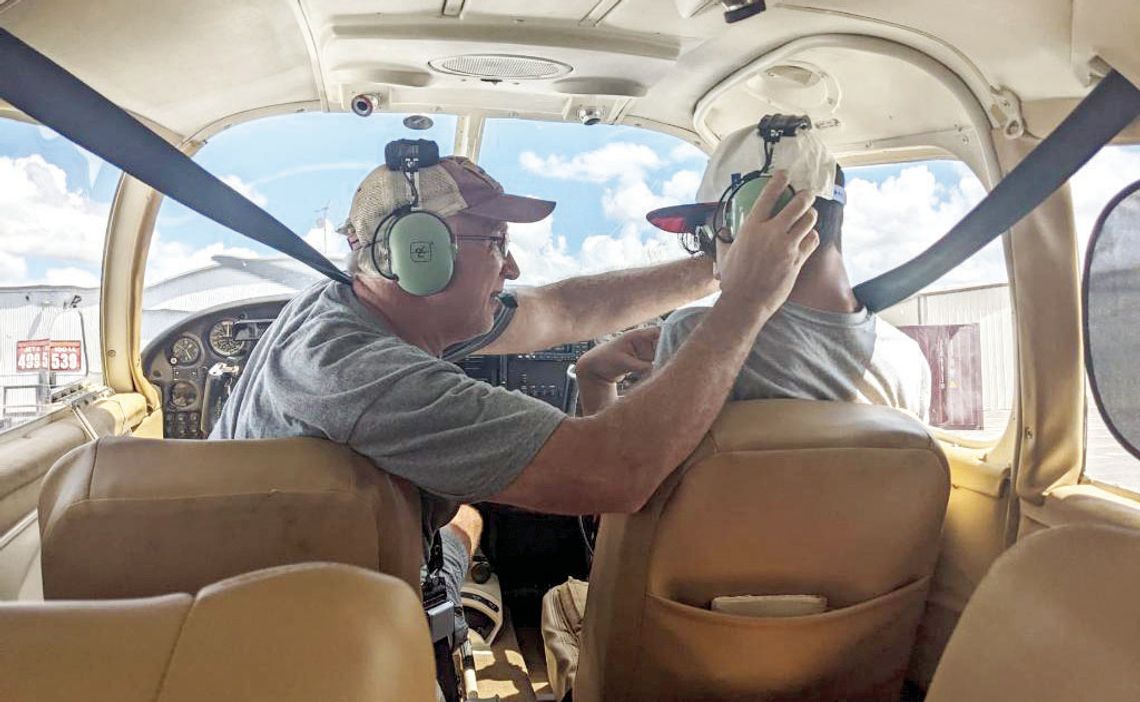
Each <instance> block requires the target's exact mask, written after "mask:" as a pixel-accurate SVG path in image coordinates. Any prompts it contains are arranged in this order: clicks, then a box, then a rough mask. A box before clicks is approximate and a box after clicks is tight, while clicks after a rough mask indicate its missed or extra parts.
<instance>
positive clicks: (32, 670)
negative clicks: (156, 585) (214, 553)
mask: <svg viewBox="0 0 1140 702" xmlns="http://www.w3.org/2000/svg"><path fill="white" fill-rule="evenodd" d="M0 631H2V632H3V639H4V645H2V646H0V698H2V699H3V700H5V702H65V701H66V702H71V701H73V700H87V701H88V702H104V701H105V702H111V701H114V702H152V701H159V702H184V701H185V702H190V701H200V700H210V701H211V702H230V701H231V700H232V701H233V702H238V701H241V702H248V701H249V700H274V702H301V701H305V702H308V701H310V700H332V699H335V700H345V701H346V702H357V701H358V702H373V701H374V700H416V701H419V702H434V700H435V667H434V662H433V659H432V652H431V643H430V642H429V641H428V632H427V624H426V622H425V621H424V616H423V609H422V608H421V606H420V603H419V599H418V598H417V596H416V594H415V592H413V591H412V589H411V588H409V587H408V586H407V585H406V584H405V583H403V582H401V581H400V580H397V579H396V578H393V577H390V576H385V575H380V574H378V573H373V572H368V571H365V570H362V569H359V568H353V567H349V566H343V565H335V564H321V563H309V564H304V565H298V566H284V567H280V568H275V569H271V570H267V571H259V572H256V573H250V574H246V575H243V576H240V577H237V578H232V579H230V580H226V581H224V582H220V583H217V584H215V585H211V586H209V587H206V588H205V589H203V590H202V591H201V592H199V593H198V595H197V596H196V597H195V596H192V595H187V594H173V595H164V596H160V597H154V598H149V599H136V600H104V601H97V602H92V601H86V602H84V601H53V602H35V603H32V602H12V603H0Z"/></svg>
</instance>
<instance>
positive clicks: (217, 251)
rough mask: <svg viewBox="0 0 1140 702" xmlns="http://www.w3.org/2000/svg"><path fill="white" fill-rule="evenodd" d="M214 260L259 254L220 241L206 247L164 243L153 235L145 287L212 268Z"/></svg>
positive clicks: (252, 256) (147, 262)
mask: <svg viewBox="0 0 1140 702" xmlns="http://www.w3.org/2000/svg"><path fill="white" fill-rule="evenodd" d="M214 256H234V257H237V258H258V256H259V254H258V253H257V252H256V251H254V250H252V249H247V248H244V247H240V246H226V245H225V244H223V243H222V242H220V241H215V242H214V243H212V244H207V245H205V246H198V247H195V246H191V245H189V244H186V243H183V242H181V241H164V240H163V238H162V236H161V234H159V233H158V232H156V233H155V235H154V238H153V239H152V240H151V245H150V253H149V254H148V255H147V259H146V284H147V285H152V284H154V283H157V282H159V281H162V280H166V279H168V278H173V277H174V276H176V275H181V274H183V273H188V272H190V271H193V270H197V269H199V268H206V267H207V266H213V265H214Z"/></svg>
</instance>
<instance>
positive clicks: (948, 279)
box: [843, 160, 1017, 442]
mask: <svg viewBox="0 0 1140 702" xmlns="http://www.w3.org/2000/svg"><path fill="white" fill-rule="evenodd" d="M846 175H847V207H846V210H845V213H844V226H843V253H844V258H845V260H846V262H847V268H848V273H849V274H850V276H851V281H852V283H853V284H857V283H859V282H862V281H864V280H867V279H869V278H872V277H874V276H876V275H878V274H880V273H883V272H885V271H887V270H889V269H891V268H893V267H894V266H896V265H898V264H901V263H903V262H905V261H907V260H908V259H910V258H913V257H914V256H915V255H917V254H918V253H920V252H921V251H923V250H924V249H926V248H927V247H928V246H930V244H932V243H933V242H934V241H935V240H936V239H938V238H939V237H941V236H942V235H943V234H945V233H946V232H947V231H949V229H950V227H952V226H953V225H954V224H955V223H957V221H958V220H959V219H961V218H962V217H963V216H964V215H965V214H966V213H967V212H969V210H970V209H971V208H972V207H973V206H974V205H976V204H977V203H978V202H979V201H980V200H981V199H982V197H984V196H985V188H984V187H983V186H982V184H981V181H979V180H978V178H977V177H976V176H974V174H973V173H972V172H971V171H970V170H969V168H967V167H966V166H965V165H964V164H962V163H960V162H957V161H949V160H947V161H925V162H917V163H906V164H897V165H890V166H873V167H859V168H850V169H847V170H846ZM881 317H882V318H883V319H885V320H887V321H888V322H890V323H892V324H894V325H895V326H897V327H899V328H900V329H902V330H903V331H904V332H905V333H907V334H908V335H910V336H911V337H912V338H914V339H915V340H916V341H917V342H918V343H919V346H920V347H921V348H922V351H923V354H924V355H925V356H926V360H927V362H928V363H929V364H930V368H931V381H932V382H931V408H930V424H931V425H932V426H934V427H938V428H941V429H943V430H946V431H948V432H952V433H953V434H954V435H956V436H959V437H962V438H965V439H970V440H976V441H983V442H992V441H996V440H997V439H998V437H1000V436H1001V433H1002V432H1003V431H1004V429H1005V427H1006V425H1007V424H1008V423H1009V417H1010V414H1011V412H1012V407H1013V403H1014V387H1015V382H1014V381H1015V379H1016V377H1017V366H1016V358H1015V356H1014V329H1013V314H1012V307H1011V303H1010V293H1009V276H1008V273H1007V271H1006V265H1005V256H1004V252H1003V250H1002V243H1001V240H1000V239H999V240H996V241H994V242H992V243H991V244H989V245H988V246H987V247H986V248H985V249H983V250H982V251H980V252H978V253H977V254H975V255H974V256H973V257H972V258H970V259H969V260H968V261H966V262H965V263H964V264H962V265H961V266H959V267H957V268H956V269H954V270H953V271H951V272H950V273H948V274H947V275H946V276H945V277H944V278H942V279H940V280H938V281H935V282H934V283H933V284H931V285H930V286H929V287H927V288H926V289H924V290H922V291H920V292H919V293H918V294H917V295H914V296H913V297H911V298H909V299H907V300H904V301H902V302H900V303H898V304H897V305H895V306H894V307H892V308H890V309H888V310H885V311H884V312H883V313H882V314H881Z"/></svg>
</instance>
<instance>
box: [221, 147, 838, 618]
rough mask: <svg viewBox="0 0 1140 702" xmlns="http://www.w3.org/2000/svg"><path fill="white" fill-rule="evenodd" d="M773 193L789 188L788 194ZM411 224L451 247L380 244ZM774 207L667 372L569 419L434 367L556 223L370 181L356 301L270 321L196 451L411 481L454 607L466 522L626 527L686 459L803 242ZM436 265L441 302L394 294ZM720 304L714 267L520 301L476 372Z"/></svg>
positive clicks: (798, 207)
mask: <svg viewBox="0 0 1140 702" xmlns="http://www.w3.org/2000/svg"><path fill="white" fill-rule="evenodd" d="M777 180H778V181H779V182H780V183H781V184H786V177H785V175H784V174H778V176H777ZM413 204H414V205H416V207H415V209H422V210H425V211H427V212H430V213H432V214H434V215H435V217H436V218H438V219H439V220H440V221H441V222H445V223H446V224H447V230H448V231H447V236H448V239H447V240H444V241H435V242H427V243H425V240H424V239H421V238H417V237H411V238H409V239H399V238H397V237H396V235H395V234H394V233H393V231H394V230H393V229H390V228H385V223H387V222H390V216H391V215H393V214H394V213H398V212H407V211H409V209H411V208H412V205H413ZM775 204H776V200H775V197H774V196H764V197H761V198H760V200H758V201H757V204H756V207H755V208H753V210H751V212H750V214H749V216H748V217H747V219H746V220H745V221H744V223H743V226H742V228H741V231H740V235H739V237H738V239H737V243H736V245H735V246H733V250H732V252H730V253H729V254H728V255H726V256H725V257H723V259H722V260H721V261H720V264H721V265H720V274H719V284H720V289H721V291H722V296H721V300H720V301H719V302H718V303H717V304H716V305H714V307H713V308H712V309H711V310H710V311H709V313H708V314H707V315H705V318H704V319H703V320H702V321H701V323H700V324H699V325H698V327H697V328H696V329H695V330H694V331H693V333H692V334H691V338H690V341H689V342H687V343H685V344H684V345H682V347H681V348H680V349H679V350H678V352H677V354H676V356H675V357H674V359H673V361H672V363H670V370H668V371H665V372H662V373H660V374H658V375H657V377H656V378H654V379H653V380H652V381H649V382H647V383H645V384H643V386H642V387H641V388H640V389H639V391H638V392H637V393H634V394H633V395H631V396H630V397H628V398H626V399H624V400H623V401H622V402H618V403H615V404H614V405H612V406H611V407H610V408H608V409H607V410H605V411H602V412H598V413H597V414H595V415H594V416H591V417H567V416H565V415H564V414H562V413H561V412H559V411H558V410H556V409H555V408H553V407H551V406H550V405H548V404H546V403H545V402H542V401H540V400H537V399H535V398H531V397H528V396H526V395H523V394H521V393H518V392H510V391H507V390H506V389H504V388H501V387H492V386H490V385H488V384H486V383H483V382H480V381H477V380H473V379H471V378H469V377H467V376H466V375H464V374H463V372H462V370H461V369H460V368H459V367H457V366H455V365H454V364H452V363H448V362H446V361H443V360H441V356H442V355H443V353H444V350H445V349H447V348H448V347H450V346H452V345H454V344H458V343H461V342H464V341H465V340H469V339H472V338H474V337H479V336H481V335H485V334H487V333H488V332H489V331H490V330H491V329H492V328H493V325H494V324H495V319H496V314H497V311H498V310H500V305H501V302H500V300H501V298H502V293H503V285H504V283H505V282H506V281H508V280H514V279H516V278H518V275H519V269H518V266H517V265H516V263H515V260H514V258H513V257H512V256H511V254H510V251H509V248H508V231H507V223H509V222H535V221H538V220H541V219H543V218H544V217H546V216H547V215H549V214H550V212H551V210H552V209H553V207H554V203H552V202H546V201H542V200H536V199H533V198H526V197H519V196H516V195H508V194H506V193H504V192H503V188H502V186H501V185H499V183H497V182H496V181H495V180H494V179H492V178H491V177H490V176H489V175H488V174H487V173H486V172H484V171H483V170H482V169H481V168H479V167H478V166H476V165H475V164H474V163H472V162H471V161H469V160H467V159H464V158H461V157H454V156H451V157H447V158H444V159H440V160H439V162H438V163H436V164H434V165H428V166H426V167H424V168H421V169H420V170H419V171H418V172H417V173H416V174H415V176H409V175H406V174H405V173H403V172H401V171H400V170H390V169H389V168H387V167H384V166H382V167H380V168H377V169H375V170H374V171H373V172H372V173H370V174H369V175H368V176H367V177H366V178H365V179H364V181H363V182H362V183H361V184H360V187H359V188H358V189H357V191H356V194H355V195H354V197H353V200H352V206H351V209H350V212H349V218H348V222H347V223H346V225H345V227H344V228H343V233H344V234H345V235H346V236H347V237H348V240H349V243H350V245H351V247H352V249H353V254H352V256H353V258H352V265H351V269H352V272H353V281H352V285H351V286H349V285H344V284H340V283H335V282H329V283H323V284H319V285H316V286H313V287H312V288H310V289H308V290H306V291H304V292H303V293H301V294H300V295H298V296H297V297H296V298H294V299H293V300H292V301H291V302H290V303H289V304H288V305H286V306H285V308H284V309H283V310H282V311H281V314H280V315H279V316H278V318H277V320H276V321H275V322H274V323H273V325H272V326H271V327H270V329H269V330H268V331H267V332H266V334H265V336H263V337H262V339H261V340H260V342H259V343H258V345H257V347H256V348H255V349H254V351H253V352H252V354H251V355H250V358H249V360H248V362H247V365H246V369H245V372H244V373H243V374H242V377H241V379H240V380H239V381H238V383H237V385H236V386H235V387H234V390H233V392H232V394H231V396H230V398H229V400H228V401H227V403H226V405H225V408H224V409H223V411H222V414H221V416H220V417H219V419H218V422H217V424H216V425H215V427H214V430H213V432H212V434H211V437H210V438H212V439H247V438H263V437H282V436H314V437H320V438H324V439H329V440H332V441H336V442H338V443H343V444H346V445H348V446H350V447H351V448H353V449H354V450H355V451H357V452H358V453H360V454H362V455H364V456H366V457H368V458H370V459H371V460H372V461H373V462H374V463H375V464H376V465H377V466H378V467H379V468H382V469H383V470H386V471H388V472H390V473H392V474H395V475H398V476H400V477H403V478H405V479H407V480H409V481H410V482H412V483H413V484H414V485H416V486H417V487H418V488H419V489H420V492H421V495H422V504H423V515H424V524H423V526H424V535H425V537H429V536H431V535H432V534H433V533H434V532H436V531H437V530H439V531H440V533H441V535H442V536H443V540H444V542H445V551H446V553H445V554H444V555H445V567H446V571H447V572H446V573H445V574H446V575H447V578H448V582H449V588H450V589H451V591H452V599H453V600H457V597H456V596H455V593H456V591H457V590H458V587H459V585H460V584H461V583H462V579H463V576H464V574H465V571H466V565H467V559H468V558H469V556H470V553H471V550H472V549H473V548H474V547H475V545H477V543H478V530H479V524H478V520H477V515H474V513H473V511H472V510H470V508H467V509H466V510H463V511H460V508H459V506H460V505H461V504H463V503H468V502H475V501H480V500H491V501H495V502H500V503H503V504H508V505H514V506H519V507H524V508H528V509H532V510H537V511H543V512H549V513H557V514H590V513H599V512H633V511H636V510H638V509H640V507H641V506H642V505H643V504H645V502H646V501H647V500H648V499H649V497H650V496H651V495H652V494H653V492H654V490H656V488H657V486H658V485H659V484H660V483H661V481H662V480H664V479H665V477H666V476H667V475H668V474H669V472H670V471H672V470H673V468H675V467H676V466H677V465H678V464H679V463H680V462H681V461H682V460H683V459H684V458H685V456H687V455H688V454H689V453H690V452H691V451H692V450H693V449H694V448H695V447H696V446H697V444H698V443H699V441H700V440H701V437H702V436H703V435H704V433H705V432H706V431H707V430H708V428H709V426H711V424H712V422H713V420H714V419H715V417H716V415H717V413H718V412H719V410H720V407H721V406H722V405H723V404H724V401H725V398H726V397H727V396H728V392H729V389H730V387H731V385H732V383H733V380H734V379H735V377H736V374H737V371H738V370H739V369H740V365H741V363H742V362H743V360H744V357H745V355H746V354H747V352H748V349H749V348H750V347H751V345H752V340H753V339H754V338H755V336H756V333H757V332H758V331H759V329H760V327H761V326H763V324H764V323H765V321H767V319H768V318H769V317H770V316H771V313H772V312H773V311H775V310H776V309H777V308H779V306H780V305H781V304H782V303H783V301H784V299H785V298H786V296H787V294H788V291H789V290H790V289H791V286H792V283H793V281H794V280H795V277H796V274H797V273H798V271H799V267H800V266H801V265H802V263H803V261H804V260H805V259H806V258H807V257H808V256H809V255H810V254H811V252H812V251H813V250H814V248H815V245H816V242H817V239H818V237H817V235H816V233H815V232H814V230H813V229H812V226H813V225H814V222H815V214H814V211H812V210H811V209H810V200H809V198H808V197H806V196H802V197H797V198H795V199H793V200H792V202H791V203H790V204H788V205H787V206H786V207H785V208H784V209H783V210H781V211H780V212H779V213H778V214H775V215H771V214H770V213H771V212H772V211H773V209H774V207H775ZM401 242H402V243H401ZM396 246H402V247H404V248H401V249H396V248H393V247H396ZM436 255H440V256H448V257H450V263H452V264H453V268H452V269H451V270H450V272H449V273H448V279H447V281H446V282H445V283H444V284H443V285H442V286H440V287H435V288H432V289H431V290H427V291H424V290H418V291H414V292H413V291H411V290H409V289H408V288H409V287H410V284H409V280H413V281H414V276H412V275H408V280H404V281H403V284H401V281H399V280H397V278H398V277H399V275H406V274H396V273H398V272H397V270H396V268H394V265H395V261H396V260H397V259H399V260H400V261H402V263H401V265H407V266H411V265H413V264H416V263H417V262H421V261H429V262H430V261H435V259H434V258H433V257H434V256H436ZM400 270H407V269H400ZM420 282H422V281H420ZM715 287H716V283H715V282H714V281H713V277H712V266H711V264H710V262H709V261H708V260H702V259H692V260H686V261H679V262H673V263H669V264H663V265H660V266H655V267H651V268H645V269H640V270H634V271H619V272H615V273H612V274H605V275H599V276H589V277H582V278H575V279H570V280H566V281H562V282H559V283H555V284H553V285H548V286H544V287H540V288H522V289H519V290H517V291H516V292H515V295H514V300H515V308H514V315H513V317H511V318H510V321H509V323H508V324H507V326H506V327H505V329H504V330H503V331H502V333H501V334H499V335H498V336H497V337H496V338H495V339H494V340H492V341H490V342H489V345H486V346H485V347H484V348H483V352H484V353H490V354H504V353H526V352H531V351H537V350H540V349H544V348H548V347H550V346H553V345H555V344H562V343H567V342H571V341H576V340H580V339H589V338H593V337H597V336H599V335H602V334H605V333H609V332H612V331H614V330H616V329H620V328H624V327H627V326H630V325H631V324H635V323H637V322H640V321H643V320H645V319H648V318H650V317H653V316H655V315H658V314H661V313H662V312H664V311H666V310H668V309H672V308H674V307H676V306H678V305H680V304H683V303H685V302H687V301H689V300H692V299H695V298H698V297H700V296H703V295H706V294H708V293H710V292H712V291H713V290H714V289H715ZM682 401H684V402H685V404H686V405H687V406H688V407H689V410H688V411H687V412H685V413H684V414H683V416H680V417H666V416H663V415H662V414H661V413H660V412H657V411H655V408H658V407H669V406H676V405H677V404H679V403H680V402H682ZM457 512H458V515H457Z"/></svg>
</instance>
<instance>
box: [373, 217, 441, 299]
mask: <svg viewBox="0 0 1140 702" xmlns="http://www.w3.org/2000/svg"><path fill="white" fill-rule="evenodd" d="M456 251H457V249H456V245H455V239H454V237H453V236H452V235H451V229H450V228H448V226H447V222H445V221H443V219H442V218H440V217H438V216H437V215H434V214H432V213H431V212H426V211H423V210H419V211H415V212H409V213H408V214H406V215H404V216H403V217H400V218H399V219H398V220H396V222H395V223H393V224H392V226H391V228H390V229H389V231H388V261H389V266H390V270H391V272H392V274H393V276H395V278H396V283H397V284H398V285H399V286H400V288H401V289H403V290H404V291H405V292H407V293H408V294H410V295H418V296H426V295H434V294H435V293H437V292H439V291H441V290H443V289H444V288H446V287H447V286H448V284H449V283H450V282H451V277H452V275H453V274H454V272H455V256H456Z"/></svg>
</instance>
